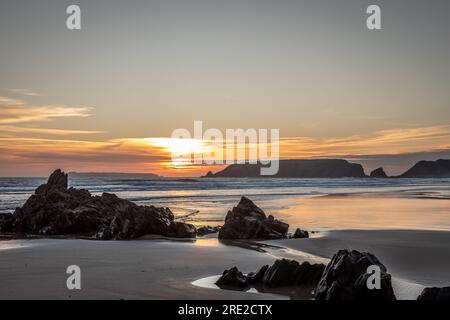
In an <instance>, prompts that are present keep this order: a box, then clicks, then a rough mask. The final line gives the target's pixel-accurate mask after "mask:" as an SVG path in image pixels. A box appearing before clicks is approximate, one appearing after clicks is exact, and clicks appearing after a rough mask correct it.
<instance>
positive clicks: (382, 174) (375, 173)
mask: <svg viewBox="0 0 450 320" xmlns="http://www.w3.org/2000/svg"><path fill="white" fill-rule="evenodd" d="M370 177H371V178H387V177H388V175H387V174H386V172H384V170H383V168H378V169H375V170H373V171H372V172H371V173H370Z"/></svg>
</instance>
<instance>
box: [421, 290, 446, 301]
mask: <svg viewBox="0 0 450 320" xmlns="http://www.w3.org/2000/svg"><path fill="white" fill-rule="evenodd" d="M417 300H427V301H430V300H434V301H450V287H444V288H425V289H423V291H422V293H421V294H420V296H419V297H418V298H417Z"/></svg>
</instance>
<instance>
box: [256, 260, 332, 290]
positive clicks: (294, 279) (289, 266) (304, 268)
mask: <svg viewBox="0 0 450 320" xmlns="http://www.w3.org/2000/svg"><path fill="white" fill-rule="evenodd" d="M324 269H325V265H323V264H313V265H312V264H310V263H309V262H303V263H302V264H299V263H298V262H297V261H295V260H287V259H281V260H277V261H275V263H274V264H273V265H272V266H270V267H269V268H268V269H267V271H266V272H265V274H264V277H263V279H262V283H263V285H265V286H268V287H272V288H275V287H285V286H292V285H302V284H317V283H318V282H319V280H320V277H321V275H322V273H323V270H324Z"/></svg>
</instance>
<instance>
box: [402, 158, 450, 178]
mask: <svg viewBox="0 0 450 320" xmlns="http://www.w3.org/2000/svg"><path fill="white" fill-rule="evenodd" d="M400 178H450V159H439V160H436V161H419V162H417V163H416V164H415V165H414V166H413V167H412V168H411V169H409V170H408V171H406V172H405V173H403V174H402V175H401V176H400Z"/></svg>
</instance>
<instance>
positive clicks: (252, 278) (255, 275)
mask: <svg viewBox="0 0 450 320" xmlns="http://www.w3.org/2000/svg"><path fill="white" fill-rule="evenodd" d="M267 269H269V266H268V265H265V266H262V267H261V269H259V270H258V271H257V272H250V273H249V274H248V275H247V277H248V282H249V283H251V284H257V283H262V280H263V278H264V274H265V273H266V271H267Z"/></svg>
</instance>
